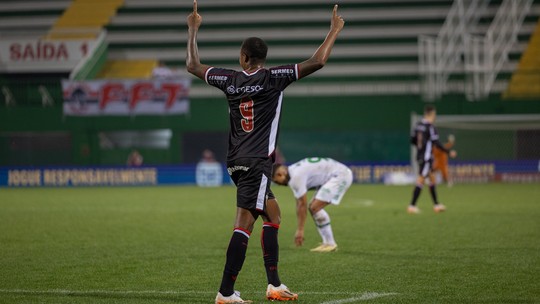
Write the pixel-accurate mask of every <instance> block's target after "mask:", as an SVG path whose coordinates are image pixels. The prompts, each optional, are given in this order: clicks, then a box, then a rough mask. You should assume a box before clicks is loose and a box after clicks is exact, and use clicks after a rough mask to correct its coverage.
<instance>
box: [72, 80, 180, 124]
mask: <svg viewBox="0 0 540 304" xmlns="http://www.w3.org/2000/svg"><path fill="white" fill-rule="evenodd" d="M190 86H191V79H190V78H187V77H186V78H173V79H163V80H158V79H155V80H154V79H150V80H148V79H144V80H92V81H70V80H63V81H62V90H63V96H64V115H66V116H99V115H115V116H132V115H178V114H186V113H188V112H189V100H188V94H189V88H190Z"/></svg>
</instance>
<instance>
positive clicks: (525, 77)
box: [503, 20, 540, 99]
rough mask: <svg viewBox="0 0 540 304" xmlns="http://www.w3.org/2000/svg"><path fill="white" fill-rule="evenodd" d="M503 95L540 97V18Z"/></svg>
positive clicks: (511, 97)
mask: <svg viewBox="0 0 540 304" xmlns="http://www.w3.org/2000/svg"><path fill="white" fill-rule="evenodd" d="M503 97H504V98H507V99H523V98H526V99H538V98H540V20H539V21H538V23H537V25H536V29H535V31H534V33H533V35H532V36H531V39H530V41H529V44H528V46H527V49H526V50H525V51H524V52H523V55H522V56H521V60H520V61H519V65H518V67H517V69H516V71H515V72H514V74H513V75H512V78H511V80H510V83H509V85H508V89H507V90H506V92H505V93H504V95H503Z"/></svg>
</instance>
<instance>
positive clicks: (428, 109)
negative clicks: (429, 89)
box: [424, 104, 437, 115]
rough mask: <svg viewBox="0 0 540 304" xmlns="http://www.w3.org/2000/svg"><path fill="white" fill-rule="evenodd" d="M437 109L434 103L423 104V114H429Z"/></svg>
mask: <svg viewBox="0 0 540 304" xmlns="http://www.w3.org/2000/svg"><path fill="white" fill-rule="evenodd" d="M435 110H437V109H436V108H435V106H434V105H431V104H427V105H425V106H424V115H426V114H431V113H432V112H433V111H435Z"/></svg>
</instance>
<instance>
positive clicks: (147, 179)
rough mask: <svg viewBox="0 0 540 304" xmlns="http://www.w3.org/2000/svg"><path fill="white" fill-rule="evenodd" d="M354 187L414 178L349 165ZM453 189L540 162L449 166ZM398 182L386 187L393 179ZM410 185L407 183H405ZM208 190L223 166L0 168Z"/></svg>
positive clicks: (53, 177)
mask: <svg viewBox="0 0 540 304" xmlns="http://www.w3.org/2000/svg"><path fill="white" fill-rule="evenodd" d="M349 168H350V169H351V170H352V172H353V176H354V182H355V183H358V184H364V183H385V184H394V185H404V184H410V183H414V182H415V181H416V174H415V173H414V172H412V168H411V166H410V165H409V164H407V163H395V164H388V163H381V164H371V163H354V164H349ZM450 172H451V175H452V178H453V180H454V182H455V183H458V184H461V183H463V184H467V183H488V182H503V183H540V161H537V160H531V161H497V162H474V163H467V162H463V163H457V164H453V165H450ZM396 174H398V175H400V176H401V178H400V179H399V180H394V182H393V183H388V182H387V179H388V178H389V177H390V176H392V175H396ZM409 176H410V177H412V179H411V180H410V181H408V182H404V181H407V180H408V177H409ZM194 184H197V185H199V186H204V187H212V186H219V185H231V181H230V178H229V176H228V174H227V168H226V167H225V165H224V164H221V166H220V165H218V166H216V167H215V168H210V167H206V168H201V167H200V165H199V166H197V165H195V164H193V165H171V166H142V167H135V168H134V167H121V166H117V167H0V187H88V186H159V185H194Z"/></svg>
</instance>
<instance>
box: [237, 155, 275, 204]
mask: <svg viewBox="0 0 540 304" xmlns="http://www.w3.org/2000/svg"><path fill="white" fill-rule="evenodd" d="M227 171H228V173H229V175H230V176H231V179H232V180H233V182H234V184H235V185H236V188H237V189H236V206H238V207H240V208H244V209H248V210H250V211H256V212H259V213H265V211H266V200H268V199H273V198H275V196H274V194H273V193H272V191H271V190H270V184H271V183H272V179H271V177H272V159H271V158H239V159H235V160H232V161H228V162H227Z"/></svg>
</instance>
